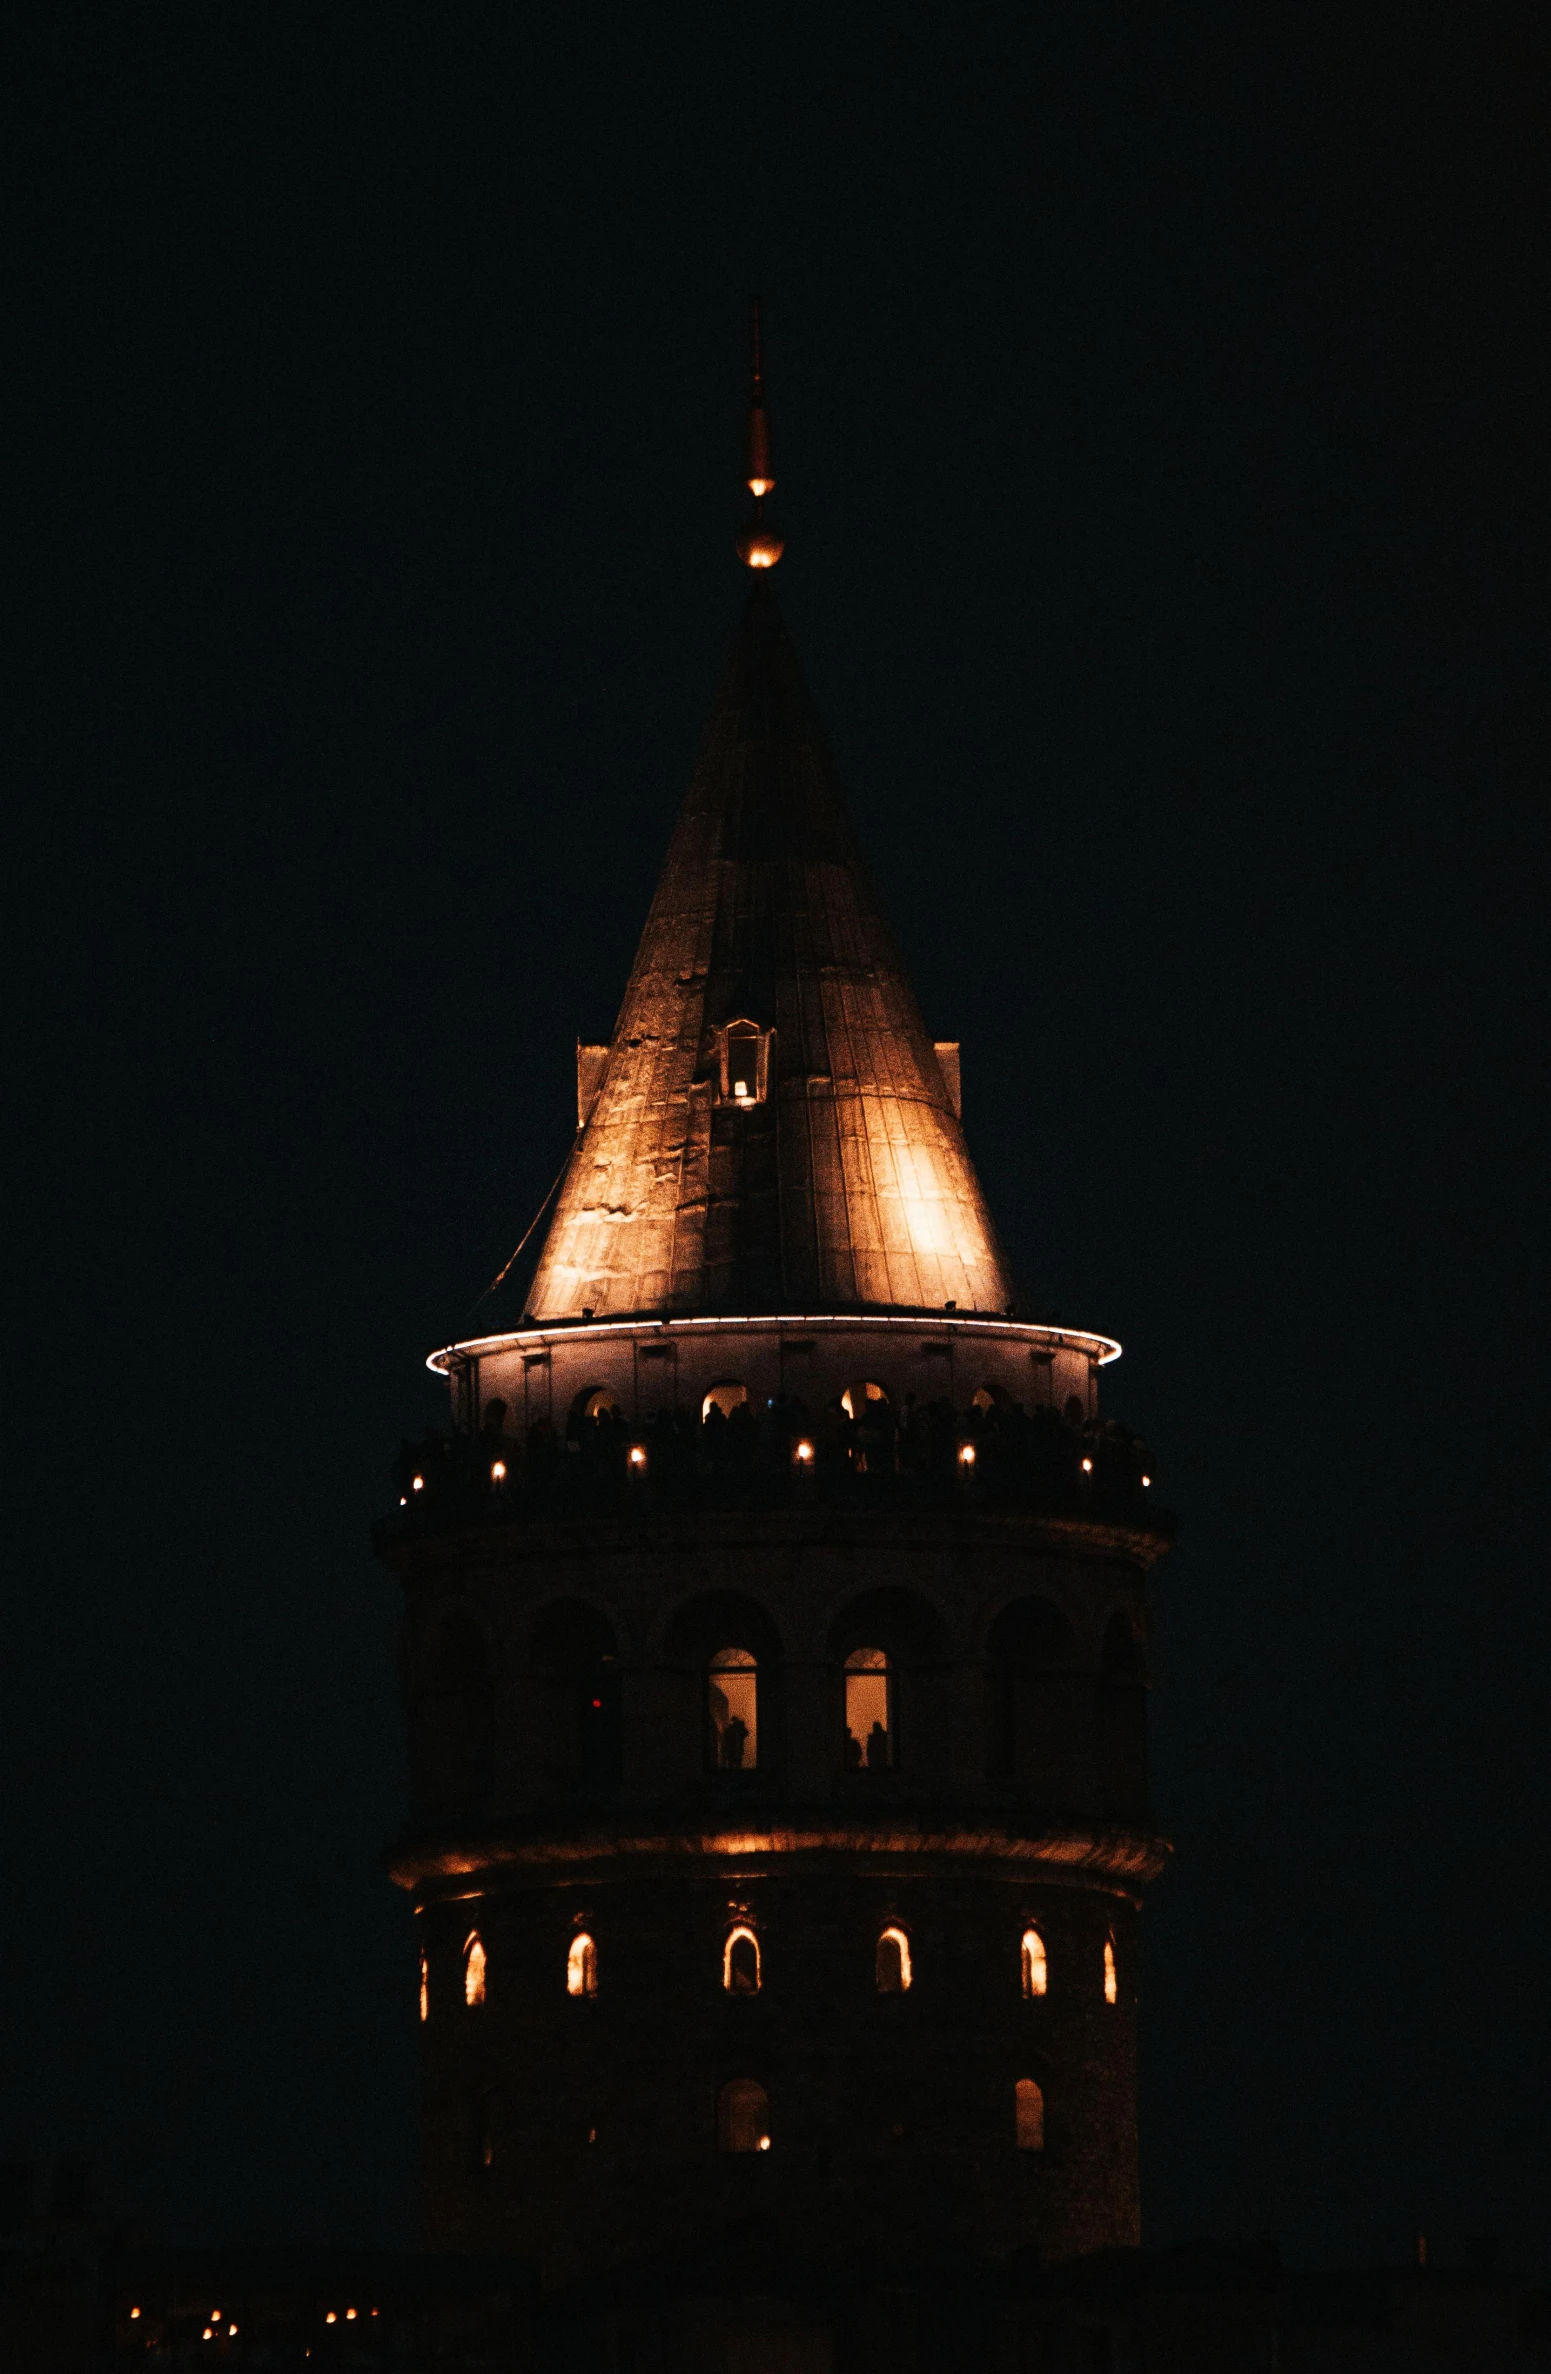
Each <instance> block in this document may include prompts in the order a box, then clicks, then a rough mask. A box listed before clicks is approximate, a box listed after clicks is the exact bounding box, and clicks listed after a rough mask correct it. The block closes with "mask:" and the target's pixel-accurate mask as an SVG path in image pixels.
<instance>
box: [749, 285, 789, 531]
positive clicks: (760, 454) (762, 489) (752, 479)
mask: <svg viewBox="0 0 1551 2374" xmlns="http://www.w3.org/2000/svg"><path fill="white" fill-rule="evenodd" d="M751 313H752V318H751V321H750V325H749V424H748V436H747V440H746V443H745V448H744V475H745V480H746V483H747V485H748V490H749V493H750V494H751V495H752V496H753V498H754V516H753V518H752V519H751V520H750V521H749V522H748V524H747V526H746V527H745V528H744V529H743V531H742V533H741V534H740V536H739V538H738V558H739V560H741V561H742V562H743V564H744V566H745V568H749V569H773V568H774V567H775V565H776V562H777V561H778V560H779V559H780V557H781V552H782V541H781V538H780V537H779V536H778V535H776V534H775V532H774V531H773V530H772V529H770V528H767V527H766V525H765V517H764V515H765V497H766V495H768V494H770V493H771V492H772V490H773V489H774V486H775V474H774V472H773V471H772V470H771V467H770V420H769V416H768V415H767V413H766V411H765V381H764V373H763V369H762V367H761V362H760V348H759V299H758V298H757V297H756V298H755V299H754V301H753V305H752V308H751Z"/></svg>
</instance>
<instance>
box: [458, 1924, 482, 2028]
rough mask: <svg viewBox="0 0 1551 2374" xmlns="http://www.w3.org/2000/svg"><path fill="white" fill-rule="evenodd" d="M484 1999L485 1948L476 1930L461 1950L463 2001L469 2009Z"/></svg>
mask: <svg viewBox="0 0 1551 2374" xmlns="http://www.w3.org/2000/svg"><path fill="white" fill-rule="evenodd" d="M484 1999H485V1948H484V1945H483V1942H482V1941H481V1939H480V1935H479V1932H478V1930H476V1931H475V1932H474V1935H473V1936H472V1937H471V1938H470V1939H469V1941H468V1943H467V1945H466V1946H465V1947H464V1949H463V2000H464V2002H465V2003H467V2004H468V2006H469V2007H470V2009H471V2010H472V2008H473V2007H474V2005H475V2004H476V2003H483V2001H484Z"/></svg>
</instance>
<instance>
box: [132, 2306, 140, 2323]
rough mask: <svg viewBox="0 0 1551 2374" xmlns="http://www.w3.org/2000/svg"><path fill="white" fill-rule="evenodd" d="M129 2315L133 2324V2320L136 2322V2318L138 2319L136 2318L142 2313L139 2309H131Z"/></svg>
mask: <svg viewBox="0 0 1551 2374" xmlns="http://www.w3.org/2000/svg"><path fill="white" fill-rule="evenodd" d="M129 2314H130V2320H131V2322H133V2320H134V2319H135V2318H136V2317H137V2316H138V2315H139V2314H140V2311H139V2309H138V2308H131V2310H130V2311H129Z"/></svg>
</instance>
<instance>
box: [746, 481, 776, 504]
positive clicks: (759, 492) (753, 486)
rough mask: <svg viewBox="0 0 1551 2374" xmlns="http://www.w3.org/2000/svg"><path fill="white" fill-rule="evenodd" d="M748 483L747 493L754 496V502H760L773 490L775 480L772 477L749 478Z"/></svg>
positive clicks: (772, 492)
mask: <svg viewBox="0 0 1551 2374" xmlns="http://www.w3.org/2000/svg"><path fill="white" fill-rule="evenodd" d="M748 483H749V493H750V494H751V495H752V496H753V497H754V500H755V502H756V503H762V502H763V501H764V499H765V497H766V495H771V494H774V492H775V480H774V479H773V478H751V479H750V480H749V482H748Z"/></svg>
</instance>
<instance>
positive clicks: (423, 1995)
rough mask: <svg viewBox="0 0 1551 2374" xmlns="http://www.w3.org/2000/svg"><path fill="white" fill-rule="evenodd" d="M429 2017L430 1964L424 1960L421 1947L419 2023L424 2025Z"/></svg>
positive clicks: (423, 1952)
mask: <svg viewBox="0 0 1551 2374" xmlns="http://www.w3.org/2000/svg"><path fill="white" fill-rule="evenodd" d="M430 2016H431V1965H430V1964H429V1962H428V1961H427V1960H426V1958H425V1951H424V1948H423V1947H422V1949H421V1954H420V2018H421V2021H422V2023H424V2022H425V2021H426V2020H428V2019H429V2018H430Z"/></svg>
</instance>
